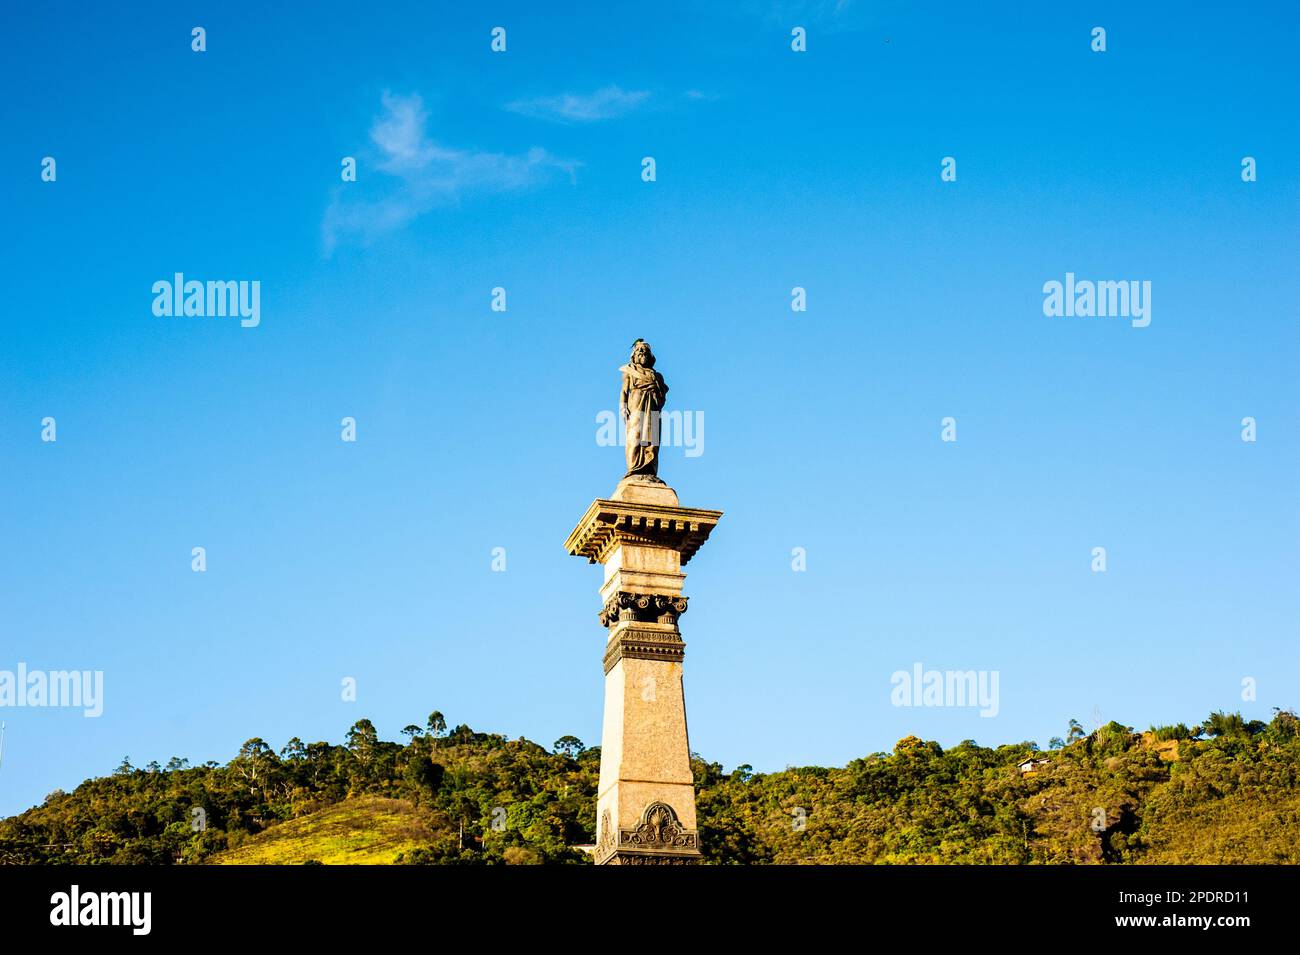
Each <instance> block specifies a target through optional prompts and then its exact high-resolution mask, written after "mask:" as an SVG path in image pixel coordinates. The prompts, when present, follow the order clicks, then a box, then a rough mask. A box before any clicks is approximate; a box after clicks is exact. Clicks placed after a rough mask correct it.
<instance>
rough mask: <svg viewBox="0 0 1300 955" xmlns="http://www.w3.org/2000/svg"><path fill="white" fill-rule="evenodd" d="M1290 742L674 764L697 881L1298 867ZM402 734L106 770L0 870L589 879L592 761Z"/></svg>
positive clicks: (1114, 735)
mask: <svg viewBox="0 0 1300 955" xmlns="http://www.w3.org/2000/svg"><path fill="white" fill-rule="evenodd" d="M1298 729H1300V721H1297V719H1296V716H1295V714H1294V713H1293V712H1291V711H1278V712H1277V713H1276V715H1275V717H1274V718H1273V720H1272V721H1271V722H1269V723H1267V724H1266V723H1263V722H1260V721H1251V722H1245V721H1243V720H1242V719H1241V718H1240V717H1239V716H1236V715H1234V714H1222V713H1214V714H1211V715H1210V717H1209V718H1208V719H1207V720H1205V721H1204V723H1203V724H1202V725H1199V726H1194V727H1190V728H1189V727H1187V726H1184V725H1181V724H1179V725H1176V726H1169V727H1160V728H1153V729H1152V730H1151V731H1148V732H1146V733H1134V732H1133V731H1132V728H1130V727H1126V726H1121V725H1120V724H1118V723H1110V724H1108V725H1107V726H1104V727H1101V728H1100V729H1098V730H1096V731H1095V732H1093V733H1091V734H1085V733H1084V732H1083V730H1082V729H1081V728H1080V727H1079V725H1078V724H1077V723H1076V722H1074V721H1070V728H1069V731H1068V734H1067V736H1066V737H1065V738H1064V739H1054V740H1053V741H1052V744H1051V748H1050V749H1048V750H1046V751H1039V749H1038V747H1037V746H1036V744H1034V743H1030V742H1026V743H1018V744H1013V745H1004V746H999V747H997V748H995V749H990V748H986V747H981V746H978V745H976V744H975V743H974V742H971V741H967V742H964V743H962V744H960V745H958V746H954V747H952V748H950V749H948V750H944V749H942V748H941V747H940V746H939V745H938V744H937V743H933V742H925V741H923V740H920V739H917V738H915V737H907V738H906V739H903V740H901V741H899V743H898V744H897V746H895V748H894V750H893V752H892V753H875V754H872V755H870V756H866V757H863V758H861V759H855V760H853V761H852V762H851V763H849V765H848V766H845V767H843V768H832V769H826V768H821V767H815V766H809V767H799V768H793V767H792V768H787V769H785V770H783V771H781V772H777V773H768V774H757V773H753V772H751V771H750V768H749V767H748V766H741V767H739V768H737V769H734V770H732V771H731V772H725V771H724V770H723V768H722V767H721V766H720V765H718V764H717V763H710V762H707V761H705V760H703V759H701V758H698V757H695V758H694V759H693V763H694V768H695V778H696V784H697V787H698V795H697V801H698V807H699V816H700V821H699V828H700V833H701V842H702V847H703V851H704V854H705V857H706V859H707V860H708V861H710V862H716V863H809V862H812V863H895V864H910V863H1144V862H1158V863H1165V862H1194V863H1245V862H1263V863H1281V862H1286V863H1300V736H1298V733H1297V730H1298ZM403 733H404V735H405V736H406V737H407V741H406V742H405V743H399V742H389V741H385V740H381V739H380V738H379V736H378V734H377V733H376V731H375V728H374V726H373V725H372V724H371V723H370V721H369V720H360V721H358V722H357V723H356V724H355V725H354V726H353V727H352V729H351V731H350V732H349V733H348V735H347V739H346V740H345V742H344V744H343V745H332V744H330V743H326V742H314V743H303V742H302V741H301V740H299V739H296V738H295V739H292V740H290V741H289V742H288V743H287V744H286V745H285V746H284V747H283V748H282V749H281V750H280V751H279V753H278V754H277V753H276V752H275V751H274V750H272V748H271V747H270V746H268V745H267V744H266V743H265V742H264V741H263V740H261V739H251V740H249V741H248V742H246V743H245V744H244V745H243V747H242V748H241V749H240V751H239V754H238V755H237V756H236V757H235V758H234V759H232V760H231V761H230V762H229V763H227V764H226V765H224V766H222V765H218V764H216V763H207V764H205V765H203V766H197V767H191V766H189V765H188V764H187V762H186V761H185V760H184V759H180V758H173V759H172V760H170V761H169V762H168V763H167V764H166V765H165V766H160V765H158V764H157V763H150V764H149V765H147V766H146V767H145V768H143V769H139V768H135V767H133V766H132V765H131V764H130V762H129V761H127V760H123V763H122V765H121V766H120V767H119V768H118V769H117V771H116V772H115V773H113V774H112V775H110V776H104V777H101V778H97V779H91V780H87V781H86V782H84V783H82V784H81V785H80V786H78V787H77V789H76V790H75V791H74V792H71V793H64V792H55V793H51V794H50V796H49V797H47V799H46V800H45V802H44V803H43V804H42V805H41V806H38V807H35V808H33V809H30V810H28V811H27V812H25V813H22V814H21V815H18V816H15V817H12V818H9V819H5V820H0V862H3V863H54V864H57V863H148V864H160V865H168V864H177V863H184V864H193V863H203V862H211V861H222V862H240V861H247V862H264V861H284V862H340V861H370V862H373V861H385V860H388V859H392V860H393V861H399V862H403V863H451V864H495V863H516V864H520V863H522V864H526V863H543V862H544V863H579V864H585V863H587V862H589V856H588V855H587V853H586V852H584V851H583V850H582V849H581V846H583V845H589V844H591V843H593V842H594V841H595V831H594V830H595V794H596V783H597V775H598V771H599V762H600V754H599V750H598V749H585V748H583V746H582V743H581V742H579V741H578V740H577V739H574V738H573V737H564V738H562V739H560V740H557V741H556V742H555V744H554V746H553V747H552V749H551V750H549V751H548V750H546V749H544V748H543V747H541V746H539V745H537V744H536V743H532V742H529V741H528V740H525V739H517V740H508V739H506V738H505V737H504V736H499V735H494V734H485V733H476V732H474V731H473V730H471V729H470V728H469V727H467V726H458V727H456V728H455V729H453V730H452V731H451V732H447V731H446V723H445V720H444V719H443V717H442V716H441V714H439V713H434V714H432V715H431V716H430V718H429V719H428V721H427V722H426V723H425V725H424V726H415V725H411V726H408V727H406V729H405V730H404V731H403ZM277 826H280V827H282V828H280V829H278V830H277V829H276V827H277ZM259 833H265V835H258V834H259ZM321 856H326V857H327V858H321Z"/></svg>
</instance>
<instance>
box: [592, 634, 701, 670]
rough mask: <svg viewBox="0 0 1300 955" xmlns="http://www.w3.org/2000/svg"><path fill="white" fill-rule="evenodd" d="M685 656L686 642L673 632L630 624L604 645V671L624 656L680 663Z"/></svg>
mask: <svg viewBox="0 0 1300 955" xmlns="http://www.w3.org/2000/svg"><path fill="white" fill-rule="evenodd" d="M685 657H686V642H685V641H684V640H682V638H681V637H680V636H678V635H677V634H676V633H675V632H673V631H671V630H668V631H664V630H645V629H641V628H639V627H637V626H636V624H632V625H631V626H629V627H627V628H626V629H624V630H623V631H622V632H621V633H618V634H615V635H614V636H613V637H612V638H611V639H610V641H609V643H608V644H606V645H605V660H604V663H605V672H606V673H608V672H609V671H610V670H612V669H614V664H616V663H618V661H619V660H622V659H624V658H626V659H629V660H657V661H659V662H660V663H681V662H682V660H683V659H684V658H685Z"/></svg>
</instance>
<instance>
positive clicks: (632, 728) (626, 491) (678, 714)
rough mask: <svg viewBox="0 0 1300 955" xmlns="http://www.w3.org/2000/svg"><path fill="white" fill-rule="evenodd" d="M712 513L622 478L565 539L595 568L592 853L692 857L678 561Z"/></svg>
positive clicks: (652, 859) (694, 841)
mask: <svg viewBox="0 0 1300 955" xmlns="http://www.w3.org/2000/svg"><path fill="white" fill-rule="evenodd" d="M720 517H722V512H721V511H706V510H701V509H699V508H693V507H681V506H680V505H679V504H678V503H677V494H676V492H674V491H673V489H672V488H670V487H668V486H667V485H666V484H662V483H652V482H649V481H646V480H638V479H635V478H634V479H625V480H623V481H622V482H620V483H619V485H618V487H617V488H616V489H615V490H614V493H613V495H611V496H610V498H609V499H607V500H606V499H603V498H602V499H600V500H597V501H595V502H594V503H593V504H592V505H591V507H589V508H587V513H586V514H584V515H583V516H582V519H581V520H580V521H578V526H577V527H575V528H574V529H573V533H571V534H570V535H569V539H568V540H567V541H566V542H565V548H566V549H567V550H568V552H569V553H570V554H573V555H575V556H579V557H586V558H587V560H588V561H590V562H591V563H599V564H602V565H604V568H605V581H604V584H603V585H602V586H601V588H600V598H601V603H602V605H603V609H602V610H601V611H600V615H599V616H600V622H601V624H602V625H603V626H604V627H606V628H607V629H608V631H609V637H608V640H607V641H606V644H605V656H604V662H605V720H604V726H603V729H602V734H601V744H600V745H601V749H600V791H599V794H598V796H597V803H596V825H597V831H596V862H597V864H612V865H644V864H683V863H691V862H697V861H699V859H700V846H699V834H698V833H697V832H696V824H695V784H694V777H693V776H692V774H691V762H690V743H689V741H688V737H687V732H686V699H685V696H684V693H683V690H682V657H683V656H684V654H685V649H686V644H685V643H683V642H682V637H681V632H680V630H679V629H678V626H677V621H678V618H679V617H680V616H681V615H682V614H683V613H685V612H686V600H687V599H686V598H685V597H683V596H682V581H683V580H685V579H686V575H685V574H684V573H682V567H683V565H685V564H686V563H687V562H688V561H689V560H690V559H691V557H692V556H694V554H695V552H696V551H697V550H699V549H700V546H701V545H702V544H703V543H704V541H705V540H706V539H708V536H709V533H710V532H711V531H712V530H713V528H714V526H715V525H716V524H717V523H718V519H719V518H720Z"/></svg>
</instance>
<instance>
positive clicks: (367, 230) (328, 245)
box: [321, 92, 578, 255]
mask: <svg viewBox="0 0 1300 955" xmlns="http://www.w3.org/2000/svg"><path fill="white" fill-rule="evenodd" d="M382 106H383V109H382V111H381V112H380V114H379V115H378V116H377V117H376V118H375V120H374V122H373V124H372V125H371V127H370V140H371V142H373V143H374V145H375V147H376V148H377V152H376V154H375V155H374V157H373V161H372V162H371V163H365V162H363V163H361V164H360V169H359V173H358V182H357V183H354V184H349V186H347V187H344V188H341V189H339V190H337V191H336V193H335V196H334V199H333V201H332V202H331V203H330V205H329V207H328V208H327V209H326V210H325V218H324V221H323V222H322V223H321V236H322V241H323V243H324V247H325V252H326V254H327V255H328V254H330V253H331V252H333V250H334V248H335V246H336V245H337V244H338V243H339V242H340V241H341V240H343V239H344V238H346V237H356V238H360V239H361V240H362V241H370V240H372V239H374V238H376V237H378V236H380V235H383V234H385V233H388V232H392V231H394V230H396V229H400V228H402V227H403V226H405V225H406V224H407V223H409V222H411V221H412V220H414V219H416V218H418V217H420V216H422V215H424V214H425V213H427V212H430V211H432V210H433V209H435V208H436V207H438V206H439V205H443V204H446V203H449V202H454V201H456V200H458V199H460V198H461V197H462V196H464V195H469V194H475V193H493V192H507V191H512V190H517V189H523V188H526V187H528V186H532V185H535V184H537V183H540V182H544V181H546V180H547V179H549V178H551V177H552V176H554V175H555V174H556V173H561V172H562V173H567V174H568V176H569V178H570V179H572V178H573V175H574V173H575V171H576V169H577V166H578V163H575V162H571V161H566V160H563V159H559V158H557V157H556V156H553V155H551V154H550V153H548V152H547V151H546V150H545V149H542V148H540V147H537V146H534V147H533V148H531V149H529V150H527V151H525V152H523V153H517V154H513V155H512V154H506V153H492V152H482V151H476V150H467V149H453V148H450V147H447V146H443V145H440V144H439V143H437V142H435V141H434V140H433V139H431V138H430V137H429V134H428V121H429V117H428V113H427V112H426V110H425V108H424V102H423V100H421V98H420V97H419V96H418V95H411V96H398V95H394V94H392V93H387V92H386V93H384V95H383V101H382ZM368 169H369V170H370V171H378V172H379V173H381V174H383V179H382V181H381V182H380V183H379V184H378V185H377V186H376V185H375V184H374V183H373V181H370V177H369V176H368V175H367V173H368ZM363 183H365V194H366V195H368V196H373V195H375V194H376V193H378V197H377V198H368V199H362V198H354V197H352V196H350V195H349V193H350V192H353V191H358V192H359V191H361V190H360V189H359V188H356V187H360V186H362V184H363ZM385 190H387V191H386V192H385Z"/></svg>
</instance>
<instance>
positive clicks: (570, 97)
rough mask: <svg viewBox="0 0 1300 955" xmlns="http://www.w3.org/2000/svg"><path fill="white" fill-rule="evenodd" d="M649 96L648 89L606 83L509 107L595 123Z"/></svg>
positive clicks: (533, 114)
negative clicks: (600, 86) (589, 88)
mask: <svg viewBox="0 0 1300 955" xmlns="http://www.w3.org/2000/svg"><path fill="white" fill-rule="evenodd" d="M649 98H650V94H649V92H647V91H645V90H624V89H621V88H620V87H617V86H606V87H605V88H604V89H599V90H596V91H595V92H594V93H585V94H583V93H562V94H560V95H559V96H539V97H536V98H535V99H524V100H517V101H515V102H513V103H509V104H507V105H506V109H508V110H510V111H511V112H514V113H520V114H522V115H524V116H531V117H533V118H534V119H549V120H555V121H558V122H562V123H594V122H597V121H599V120H602V119H615V118H617V117H619V116H624V115H626V114H627V113H630V112H632V110H634V109H636V108H637V107H638V106H640V105H641V104H642V103H644V102H645V101H646V100H648V99H649Z"/></svg>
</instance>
